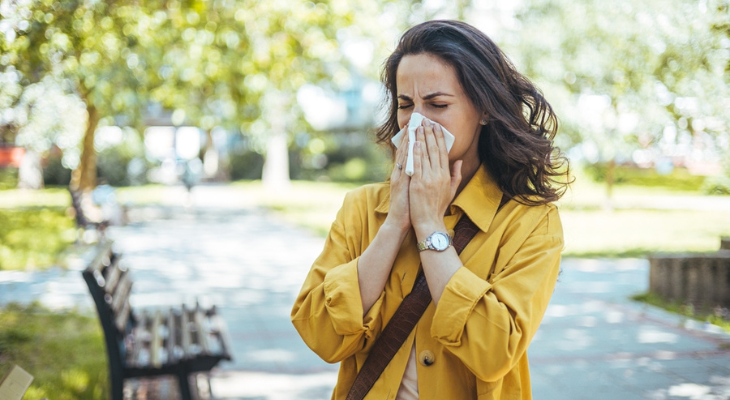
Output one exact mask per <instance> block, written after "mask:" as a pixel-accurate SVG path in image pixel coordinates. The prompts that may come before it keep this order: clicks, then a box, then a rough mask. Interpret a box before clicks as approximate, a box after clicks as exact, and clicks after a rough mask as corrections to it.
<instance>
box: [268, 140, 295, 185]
mask: <svg viewBox="0 0 730 400" xmlns="http://www.w3.org/2000/svg"><path fill="white" fill-rule="evenodd" d="M261 180H262V181H263V184H264V187H266V188H267V189H270V190H274V191H281V190H284V189H287V188H288V187H289V185H290V180H289V149H288V148H287V146H286V134H285V133H284V132H276V133H274V134H273V135H272V137H271V138H270V139H269V144H268V146H267V148H266V159H265V160H264V171H263V174H262V176H261Z"/></svg>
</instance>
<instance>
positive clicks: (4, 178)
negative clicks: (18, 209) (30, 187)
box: [0, 168, 18, 190]
mask: <svg viewBox="0 0 730 400" xmlns="http://www.w3.org/2000/svg"><path fill="white" fill-rule="evenodd" d="M16 187H18V170H17V169H16V168H0V190H5V189H15V188H16Z"/></svg>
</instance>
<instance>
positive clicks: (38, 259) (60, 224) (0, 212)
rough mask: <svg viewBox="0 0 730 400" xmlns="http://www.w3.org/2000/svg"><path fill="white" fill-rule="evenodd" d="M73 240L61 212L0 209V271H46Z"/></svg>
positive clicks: (67, 219)
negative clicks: (34, 269) (32, 269)
mask: <svg viewBox="0 0 730 400" xmlns="http://www.w3.org/2000/svg"><path fill="white" fill-rule="evenodd" d="M75 237H76V229H75V224H74V221H73V219H71V218H70V217H68V216H67V215H66V213H65V210H64V209H62V208H56V209H49V208H41V209H11V210H8V209H0V270H16V269H21V270H22V269H26V268H45V267H49V266H51V265H53V264H55V263H58V262H59V257H60V255H61V253H63V251H64V250H66V248H67V247H68V246H69V245H70V244H72V243H73V242H74V239H75Z"/></svg>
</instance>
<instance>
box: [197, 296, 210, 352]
mask: <svg viewBox="0 0 730 400" xmlns="http://www.w3.org/2000/svg"><path fill="white" fill-rule="evenodd" d="M193 318H194V323H195V330H196V331H197V335H198V344H199V345H200V348H201V349H200V350H201V351H202V352H203V354H211V352H210V345H209V343H208V329H206V328H205V319H206V318H205V311H203V310H202V309H201V308H200V307H196V309H195V311H194V312H193Z"/></svg>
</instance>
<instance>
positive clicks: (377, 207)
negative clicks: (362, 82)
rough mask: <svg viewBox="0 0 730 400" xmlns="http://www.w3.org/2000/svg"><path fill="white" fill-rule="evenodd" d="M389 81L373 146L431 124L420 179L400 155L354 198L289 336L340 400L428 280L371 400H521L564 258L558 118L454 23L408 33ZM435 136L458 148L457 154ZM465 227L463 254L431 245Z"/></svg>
mask: <svg viewBox="0 0 730 400" xmlns="http://www.w3.org/2000/svg"><path fill="white" fill-rule="evenodd" d="M383 81H384V84H385V86H386V88H387V90H388V92H389V95H390V101H391V105H390V113H389V116H388V119H387V121H386V122H385V123H384V124H383V125H382V126H381V127H380V128H379V130H378V139H379V142H380V143H387V144H390V140H391V139H392V137H393V136H394V135H395V134H397V133H398V132H399V130H401V129H405V128H406V126H407V125H408V122H409V120H410V117H411V115H412V113H414V112H418V113H420V114H422V115H424V116H425V117H426V118H427V119H424V122H423V123H422V126H420V127H419V128H418V130H417V131H416V143H415V144H414V150H413V164H414V173H413V175H412V176H408V175H406V174H405V173H404V169H403V166H404V165H406V159H407V154H408V151H407V147H408V146H405V145H400V146H399V147H398V149H397V151H395V155H394V161H395V166H394V168H393V172H392V174H391V176H390V181H389V182H386V183H380V184H373V185H366V186H364V187H361V188H359V189H356V190H354V191H352V192H350V193H348V194H347V196H346V197H345V201H344V204H343V206H342V209H340V211H339V213H338V214H337V218H336V220H335V221H334V223H333V224H332V228H331V230H330V233H329V235H328V238H327V240H326V242H325V247H324V250H323V251H322V254H321V255H320V256H319V257H318V258H317V260H316V261H315V262H314V265H313V266H312V269H311V271H310V272H309V275H308V276H307V279H306V281H305V282H304V286H303V287H302V291H301V293H300V294H299V297H298V298H297V301H296V304H295V305H294V309H293V310H292V322H293V324H294V326H295V327H296V329H297V330H298V331H299V333H300V335H301V336H302V338H303V339H304V341H305V342H306V343H307V345H308V346H309V347H310V348H311V349H312V350H314V351H315V352H316V353H317V354H318V355H319V356H320V357H322V359H324V360H325V361H327V362H330V363H334V362H340V363H341V365H340V372H339V376H338V381H337V385H336V387H335V390H334V393H333V395H332V398H333V399H345V398H346V397H347V394H348V391H349V390H350V388H351V387H352V386H353V382H355V379H356V376H357V375H358V371H360V370H361V369H362V368H363V365H364V363H365V360H366V359H367V358H368V355H369V353H370V352H371V350H372V349H373V348H374V346H377V345H376V344H375V343H376V341H377V339H378V338H379V336H380V335H381V333H382V332H383V329H384V327H385V326H386V325H387V324H390V323H392V324H395V323H397V322H398V321H396V320H395V319H393V318H392V317H393V315H394V313H395V312H396V309H398V307H399V305H400V304H401V303H402V302H403V300H404V298H405V297H406V295H408V294H409V293H411V291H412V290H414V289H413V286H414V282H415V281H416V279H417V275H418V274H419V272H420V271H421V270H422V271H423V273H424V274H425V278H426V281H427V285H428V286H427V287H428V293H429V294H430V295H431V298H432V299H433V301H432V302H431V303H430V305H428V307H427V308H426V310H425V312H424V313H423V315H422V316H421V317H420V319H418V322H417V324H416V325H415V327H414V328H413V329H412V330H409V332H410V333H409V334H408V336H407V338H406V339H405V341H404V342H403V344H402V345H400V346H396V349H394V351H395V354H394V355H393V356H392V359H391V360H390V362H389V363H387V366H386V367H385V369H384V371H383V372H382V373H381V374H380V375H376V376H377V378H376V379H375V382H374V384H373V385H372V388H371V389H370V390H369V392H367V396H366V397H365V398H367V399H386V398H387V399H393V398H395V399H416V398H421V399H477V398H478V399H530V398H531V391H530V377H529V371H528V361H527V355H526V350H527V347H528V346H529V344H530V340H531V339H532V337H533V336H534V334H535V332H536V330H537V328H538V326H539V324H540V321H541V319H542V317H543V314H544V312H545V309H546V307H547V305H548V301H549V300H550V296H551V294H552V292H553V288H554V287H555V282H556V279H557V276H558V272H559V263H560V251H561V250H562V247H563V232H562V227H561V224H560V219H559V217H558V212H557V209H556V207H555V206H554V205H553V204H551V202H553V201H555V200H557V199H558V198H559V197H560V196H561V195H562V193H563V192H564V190H565V186H566V184H565V183H564V182H566V180H565V179H564V178H565V177H567V168H561V167H563V166H567V164H566V160H565V158H564V157H562V156H561V155H560V153H559V151H558V150H557V149H556V148H555V147H554V146H553V143H552V139H553V137H554V135H555V132H556V130H557V120H556V117H555V115H554V114H553V111H552V109H551V107H550V105H549V104H548V103H547V102H546V100H545V99H544V98H543V96H542V94H541V93H540V92H539V91H538V90H537V89H536V88H535V87H534V86H533V85H532V84H531V83H530V82H529V81H528V80H527V79H526V78H525V77H524V76H522V75H521V74H519V73H518V72H517V71H516V70H515V69H514V66H512V64H511V63H510V62H509V61H508V60H507V58H506V56H505V55H504V54H503V53H502V52H501V51H500V50H499V48H498V47H497V46H496V45H495V44H494V43H493V42H492V41H491V40H490V39H489V38H488V37H487V36H486V35H484V34H483V33H482V32H480V31H479V30H477V29H475V28H473V27H471V26H470V25H468V24H465V23H462V22H457V21H430V22H425V23H423V24H420V25H418V26H415V27H413V28H411V29H410V30H408V31H407V32H406V33H405V34H404V35H403V37H402V38H401V40H400V42H399V44H398V47H397V48H396V49H395V51H394V52H393V54H392V55H391V56H390V57H389V58H388V60H387V61H386V64H385V68H384V71H383ZM431 121H432V122H431ZM444 128H445V129H446V130H448V131H449V132H451V133H452V134H453V135H454V136H455V140H454V143H453V147H452V148H451V150H450V151H447V149H446V145H445V140H444ZM391 146H392V145H391ZM462 217H465V218H467V219H468V220H471V221H472V222H473V225H475V226H476V228H478V229H475V231H476V234H475V235H474V236H473V238H472V239H471V241H469V242H468V245H466V247H465V249H464V250H463V252H462V253H461V254H460V255H459V254H457V251H456V249H455V248H454V246H450V245H448V244H449V243H448V240H447V241H446V245H445V248H444V246H440V247H439V246H435V245H434V243H436V244H438V243H439V242H440V241H439V240H438V239H439V238H444V237H445V236H444V234H448V235H449V236H453V229H454V227H455V226H456V223H457V221H459V220H460V219H461V218H462ZM419 244H420V248H421V249H422V251H419ZM424 248H425V249H424ZM391 319H393V320H391ZM373 352H375V351H373ZM356 386H357V385H356ZM350 398H352V397H350Z"/></svg>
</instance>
